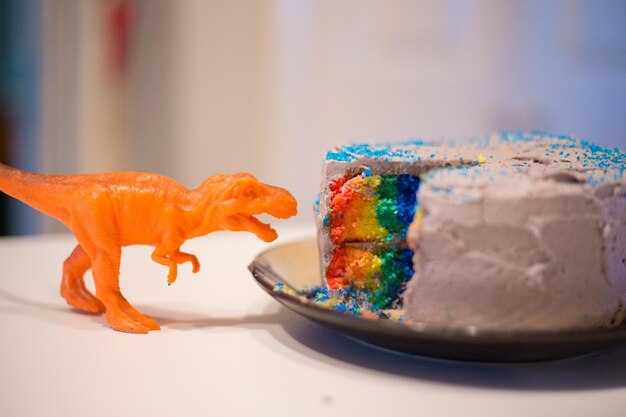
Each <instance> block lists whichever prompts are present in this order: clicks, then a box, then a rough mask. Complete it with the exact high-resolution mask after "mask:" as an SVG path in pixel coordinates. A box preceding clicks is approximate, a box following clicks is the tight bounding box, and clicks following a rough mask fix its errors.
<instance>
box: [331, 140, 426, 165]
mask: <svg viewBox="0 0 626 417" xmlns="http://www.w3.org/2000/svg"><path fill="white" fill-rule="evenodd" d="M426 145H431V144H430V143H429V142H426V141H423V140H419V139H414V140H409V141H406V142H402V143H396V144H391V143H384V144H381V143H378V144H368V143H362V144H352V145H345V146H342V147H340V148H336V149H333V150H331V151H329V152H328V153H327V154H326V160H328V161H339V162H352V161H356V160H357V159H360V158H371V159H379V160H391V159H394V158H406V159H408V160H416V159H417V155H415V151H414V149H411V148H415V147H420V146H426Z"/></svg>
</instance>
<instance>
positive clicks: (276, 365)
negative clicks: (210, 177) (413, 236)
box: [0, 225, 626, 417]
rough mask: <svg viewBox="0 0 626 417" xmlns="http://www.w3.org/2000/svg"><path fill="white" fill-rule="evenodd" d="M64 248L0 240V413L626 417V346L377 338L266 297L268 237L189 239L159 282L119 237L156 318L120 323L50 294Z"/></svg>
mask: <svg viewBox="0 0 626 417" xmlns="http://www.w3.org/2000/svg"><path fill="white" fill-rule="evenodd" d="M279 232H280V234H281V237H280V238H279V239H278V240H277V241H276V242H274V243H272V244H279V243H284V242H288V241H291V240H294V239H299V238H302V237H303V236H310V235H312V234H313V232H314V230H313V227H312V226H304V225H303V226H296V227H293V226H291V227H286V228H282V229H279ZM74 245H75V241H74V239H73V237H72V236H71V235H69V234H68V235H52V236H33V237H19V238H2V239H0V271H1V273H0V329H1V332H0V416H6V417H9V416H11V417H19V416H66V417H68V416H89V417H97V416H151V417H156V416H174V417H183V416H207V415H212V416H226V415H240V416H308V415H311V416H313V415H314V416H322V415H323V416H353V415H354V416H393V415H416V416H417V415H419V416H429V417H430V416H438V415H451V416H452V415H458V416H481V417H486V416H498V417H502V416H539V415H549V416H568V417H574V416H622V417H623V416H626V349H622V350H620V351H616V352H610V353H604V354H599V355H594V356H588V357H584V358H579V359H571V360H564V361H555V362H545V363H534V364H514V365H502V364H497V365H489V364H471V363H462V362H452V361H438V360H431V359H426V358H418V357H410V356H406V355H401V354H394V353H388V352H385V351H382V350H377V349H375V348H371V347H369V346H366V345H363V344H361V343H358V342H355V341H353V340H351V339H348V338H347V337H345V336H343V335H341V334H339V333H336V332H334V331H332V330H328V329H326V328H324V327H322V326H320V325H317V324H315V323H312V322H309V321H308V320H307V319H305V318H302V317H300V316H298V315H297V314H295V313H293V312H291V311H289V310H287V309H285V308H284V307H282V306H281V305H279V304H278V303H277V302H276V301H274V300H273V299H272V298H271V297H269V296H268V295H267V294H265V293H264V292H263V291H262V290H261V288H259V287H258V285H257V284H256V282H255V281H254V279H253V278H252V276H251V275H250V273H249V272H248V270H247V265H248V264H249V262H250V260H251V259H252V258H253V257H254V255H255V254H257V253H258V252H259V251H261V250H263V249H264V248H267V247H269V245H268V244H266V243H263V242H261V241H259V240H257V239H256V238H255V237H253V236H252V235H249V234H243V233H223V232H222V233H216V234H213V235H209V236H206V237H203V238H199V239H196V240H193V241H190V242H188V243H187V244H186V245H185V247H184V248H185V249H186V250H187V251H189V252H192V253H196V254H197V255H198V258H199V259H200V262H201V264H202V269H201V270H200V272H199V273H198V274H195V275H194V274H192V273H191V267H190V266H189V264H186V265H182V266H181V267H180V271H179V277H178V281H177V282H176V283H175V284H173V285H172V286H169V287H168V286H167V285H166V275H167V270H166V269H165V268H164V267H162V266H160V265H157V264H155V263H153V262H152V261H151V260H150V252H151V248H148V247H129V248H125V249H124V253H123V259H122V273H121V280H122V281H121V287H122V291H123V293H124V294H125V295H126V297H127V298H128V299H129V301H130V302H131V303H132V304H134V305H135V306H136V307H137V308H138V309H139V310H140V311H142V312H144V313H147V314H149V315H152V316H153V317H155V318H156V319H158V321H159V322H160V323H161V325H162V330H161V331H159V332H151V333H150V334H148V335H133V334H125V333H119V332H115V331H113V330H111V329H110V328H108V327H106V326H105V321H104V319H103V317H102V316H94V315H89V314H83V313H79V312H77V311H75V310H72V309H71V308H69V307H68V306H67V305H66V304H65V301H64V300H63V299H62V298H61V297H60V295H59V294H58V288H59V284H60V275H61V265H62V262H63V260H64V259H65V258H66V257H67V256H68V255H69V253H70V252H71V250H72V248H73V247H74ZM270 245H271V244H270ZM88 281H90V280H88ZM89 284H91V283H89Z"/></svg>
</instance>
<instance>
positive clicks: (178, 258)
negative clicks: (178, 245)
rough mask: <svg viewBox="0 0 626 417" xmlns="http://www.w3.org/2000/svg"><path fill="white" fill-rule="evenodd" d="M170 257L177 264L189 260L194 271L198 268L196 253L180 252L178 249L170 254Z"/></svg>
mask: <svg viewBox="0 0 626 417" xmlns="http://www.w3.org/2000/svg"><path fill="white" fill-rule="evenodd" d="M170 259H171V260H173V261H174V262H176V263H177V264H182V263H185V262H191V265H192V266H193V272H194V273H196V272H198V271H199V270H200V262H198V258H197V257H196V255H192V254H190V253H186V252H181V251H180V250H177V251H176V252H174V253H172V254H171V255H170Z"/></svg>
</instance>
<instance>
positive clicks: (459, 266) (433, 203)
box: [404, 144, 626, 330]
mask: <svg viewBox="0 0 626 417" xmlns="http://www.w3.org/2000/svg"><path fill="white" fill-rule="evenodd" d="M519 146H521V145H518V146H513V149H504V148H503V147H502V146H499V145H497V144H496V145H495V148H494V149H492V150H493V153H494V154H496V155H495V157H494V158H493V159H492V160H491V161H492V162H490V161H489V160H488V161H487V162H486V163H485V164H484V165H481V166H477V167H471V168H469V170H467V171H464V170H447V171H446V172H435V173H433V174H432V175H430V176H429V178H427V180H426V181H425V184H424V185H423V186H422V187H421V189H420V191H419V193H418V198H419V201H420V204H421V207H422V212H423V217H422V219H421V222H420V223H421V226H419V225H415V226H414V227H412V228H411V229H410V231H409V235H408V240H409V243H410V245H411V246H412V247H413V248H415V249H417V250H416V253H415V257H414V267H415V276H414V278H413V279H412V280H411V281H410V283H409V284H408V288H407V291H406V292H405V294H404V306H405V309H406V316H407V317H408V318H410V319H412V320H415V321H421V322H429V323H437V324H444V325H454V326H464V325H468V326H469V325H471V326H476V327H478V328H481V329H492V330H518V329H523V330H561V329H575V328H593V327H599V326H611V325H617V324H619V323H620V322H621V320H622V317H623V314H624V309H623V305H624V298H625V297H626V265H625V264H626V260H625V259H624V258H626V183H625V182H624V180H623V179H620V178H619V175H616V173H615V172H608V171H610V170H606V169H605V170H603V172H602V173H598V172H597V170H595V169H594V170H589V171H586V170H585V169H584V168H583V165H584V160H581V161H577V162H578V163H574V164H572V163H571V162H570V161H566V162H562V161H560V160H550V159H547V160H543V163H541V162H532V163H528V164H527V165H525V166H523V167H519V166H514V165H517V161H518V160H517V159H514V160H512V159H511V158H512V156H513V155H514V154H515V151H516V150H518V149H517V148H519ZM576 152H577V151H576V150H574V151H572V153H576ZM579 153H582V150H580V152H579ZM545 163H547V164H545ZM598 176H600V177H602V176H604V177H606V178H608V179H609V180H608V181H607V182H606V183H604V184H603V185H600V186H596V187H593V186H592V185H590V182H591V181H592V180H594V179H598Z"/></svg>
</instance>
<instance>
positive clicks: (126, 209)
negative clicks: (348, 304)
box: [0, 164, 297, 333]
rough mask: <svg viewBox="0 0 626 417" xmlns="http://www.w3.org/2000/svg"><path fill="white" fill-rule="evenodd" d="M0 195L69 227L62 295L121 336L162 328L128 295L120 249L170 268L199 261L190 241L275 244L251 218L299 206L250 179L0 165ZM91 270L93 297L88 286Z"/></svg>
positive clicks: (281, 214)
mask: <svg viewBox="0 0 626 417" xmlns="http://www.w3.org/2000/svg"><path fill="white" fill-rule="evenodd" d="M0 190H2V191H4V192H5V193H6V194H9V195H11V196H13V197H15V198H17V199H18V200H20V201H22V202H24V203H26V204H28V205H29V206H31V207H33V208H35V209H37V210H39V211H41V212H43V213H45V214H48V215H50V216H52V217H54V218H56V219H58V220H60V221H61V222H62V223H64V224H65V225H66V226H67V227H68V228H69V229H70V230H71V231H72V232H73V233H74V236H75V237H76V239H77V240H78V245H77V246H76V248H75V249H74V251H73V252H72V254H71V255H70V256H69V258H67V260H66V261H65V262H64V264H63V279H62V282H61V295H62V296H63V297H64V298H65V300H66V301H67V303H68V304H70V305H72V306H74V307H76V308H79V309H81V310H85V311H89V312H94V313H102V312H105V311H106V320H107V322H108V323H109V324H110V325H111V327H113V329H115V330H120V331H125V332H134V333H147V332H148V330H158V329H159V328H160V327H159V324H158V323H157V322H156V321H155V320H154V319H152V318H150V317H148V316H146V315H144V314H141V313H140V312H138V311H137V310H136V309H135V308H134V307H132V306H131V305H130V303H129V302H128V301H126V299H125V298H124V297H123V296H122V293H121V291H120V288H119V269H120V259H121V253H122V250H121V248H122V246H128V245H135V244H139V245H150V246H154V247H155V249H154V252H153V253H152V259H153V260H154V261H155V262H158V263H159V264H162V265H165V266H167V267H169V274H168V282H170V283H172V282H174V280H176V273H177V264H181V263H184V262H191V264H192V265H193V272H198V270H199V269H200V264H199V262H198V259H197V258H196V257H195V256H194V255H191V254H189V253H185V252H181V251H180V247H181V245H182V244H183V242H185V240H187V239H190V238H194V237H198V236H203V235H206V234H207V233H211V232H215V231H218V230H231V231H249V232H252V233H254V234H256V235H257V236H258V237H259V238H260V239H262V240H264V241H266V242H269V241H272V240H274V239H276V237H277V234H276V231H275V230H274V229H272V228H271V227H270V226H269V225H267V224H263V223H261V222H260V221H259V220H257V219H256V218H254V217H253V216H255V215H258V214H262V213H266V214H269V215H271V216H273V217H277V218H281V219H286V218H288V217H290V216H293V215H295V214H296V205H297V203H296V200H295V198H294V197H293V196H292V195H291V194H290V193H289V192H288V191H286V190H284V189H282V188H279V187H274V186H271V185H267V184H263V183H261V182H259V181H258V180H257V179H256V178H254V177H253V176H252V175H250V174H247V173H240V174H235V175H215V176H212V177H209V178H207V179H206V180H205V181H204V182H203V183H202V185H200V186H199V187H198V188H196V189H194V190H189V189H187V188H185V187H183V186H182V185H181V184H179V183H178V182H176V181H174V180H172V179H170V178H167V177H163V176H160V175H155V174H145V173H138V172H115V173H105V174H86V175H45V174H35V173H30V172H26V171H22V170H19V169H15V168H11V167H9V166H7V165H3V164H0ZM89 268H92V270H93V279H94V283H95V288H96V295H95V296H94V295H93V294H92V293H91V292H89V290H88V289H87V288H85V283H84V281H83V275H84V274H85V272H87V270H89Z"/></svg>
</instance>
